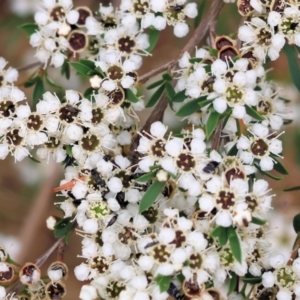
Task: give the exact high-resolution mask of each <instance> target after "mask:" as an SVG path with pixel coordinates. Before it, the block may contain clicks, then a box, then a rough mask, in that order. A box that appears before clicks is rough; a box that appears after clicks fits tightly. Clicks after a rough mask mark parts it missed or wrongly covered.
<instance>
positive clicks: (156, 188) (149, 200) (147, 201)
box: [139, 181, 165, 213]
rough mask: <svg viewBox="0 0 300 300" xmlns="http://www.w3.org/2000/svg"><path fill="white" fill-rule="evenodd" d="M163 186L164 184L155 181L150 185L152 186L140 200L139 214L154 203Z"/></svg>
mask: <svg viewBox="0 0 300 300" xmlns="http://www.w3.org/2000/svg"><path fill="white" fill-rule="evenodd" d="M164 186H165V182H160V181H155V182H153V183H152V185H150V187H149V188H148V189H147V191H146V193H145V194H144V195H143V197H142V199H141V202H140V208H139V211H140V213H142V212H143V211H145V210H146V209H148V208H149V207H150V206H151V205H152V204H153V203H154V202H155V200H156V198H157V197H158V195H159V194H160V192H161V191H162V189H163V187H164Z"/></svg>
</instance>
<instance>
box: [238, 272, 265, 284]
mask: <svg viewBox="0 0 300 300" xmlns="http://www.w3.org/2000/svg"><path fill="white" fill-rule="evenodd" d="M242 281H243V282H245V283H249V284H257V283H260V282H261V281H262V277H261V276H253V275H251V274H250V273H247V274H246V276H245V277H244V278H243V279H242Z"/></svg>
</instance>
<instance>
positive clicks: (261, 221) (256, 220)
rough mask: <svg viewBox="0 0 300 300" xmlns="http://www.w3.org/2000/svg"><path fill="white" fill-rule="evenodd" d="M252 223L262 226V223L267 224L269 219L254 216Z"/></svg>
mask: <svg viewBox="0 0 300 300" xmlns="http://www.w3.org/2000/svg"><path fill="white" fill-rule="evenodd" d="M251 223H253V224H256V225H260V226H262V225H265V224H266V223H267V221H266V220H264V219H260V218H257V217H252V220H251Z"/></svg>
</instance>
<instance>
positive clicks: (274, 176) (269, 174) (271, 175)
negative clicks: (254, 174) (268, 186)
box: [254, 164, 282, 180]
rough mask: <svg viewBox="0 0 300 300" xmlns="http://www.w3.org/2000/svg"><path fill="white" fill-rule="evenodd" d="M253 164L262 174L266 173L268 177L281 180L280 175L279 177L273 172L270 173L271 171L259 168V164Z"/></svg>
mask: <svg viewBox="0 0 300 300" xmlns="http://www.w3.org/2000/svg"><path fill="white" fill-rule="evenodd" d="M254 165H255V167H256V168H257V169H258V170H259V171H260V172H261V173H262V174H264V175H266V176H268V177H270V178H272V179H275V180H281V179H282V177H280V176H276V175H274V174H272V173H270V172H266V171H262V170H261V168H260V166H259V164H254Z"/></svg>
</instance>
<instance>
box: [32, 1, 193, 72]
mask: <svg viewBox="0 0 300 300" xmlns="http://www.w3.org/2000/svg"><path fill="white" fill-rule="evenodd" d="M42 3H43V7H42V8H41V10H39V11H38V12H37V13H36V14H35V17H34V19H35V22H36V24H37V25H38V28H37V29H36V30H35V32H34V33H33V34H31V36H30V43H31V45H32V46H33V47H36V48H37V53H36V57H37V58H38V59H39V60H40V61H41V62H42V63H44V64H45V66H46V65H47V64H50V65H52V66H54V67H56V68H58V67H61V66H62V65H63V63H64V61H65V59H66V58H67V57H70V56H71V55H72V53H73V54H75V53H82V57H88V58H91V57H97V56H99V57H98V59H99V60H100V61H101V62H106V63H115V59H117V60H121V59H122V58H126V59H127V60H128V59H129V61H130V63H131V64H132V65H135V67H134V69H137V68H139V67H140V65H141V61H140V56H136V55H135V54H141V55H149V53H148V52H147V48H149V46H150V45H149V41H148V38H149V36H148V34H147V33H143V30H144V29H146V28H149V27H151V28H153V29H155V30H159V31H161V30H163V29H165V28H166V26H167V25H171V26H173V27H174V34H175V35H176V36H177V37H184V36H186V35H187V33H188V32H189V26H188V24H187V23H186V19H187V18H195V17H196V16H197V14H198V10H197V5H196V3H188V4H186V0H122V1H121V4H120V8H119V9H118V10H116V11H115V10H114V8H113V7H112V6H111V5H110V6H103V5H102V4H100V8H99V11H96V12H94V13H93V12H92V11H91V10H90V9H89V8H88V7H83V6H79V7H75V8H73V1H72V0H59V1H56V0H43V1H42ZM116 56H117V57H116ZM111 60H113V62H112V61H111ZM131 71H133V70H128V71H127V72H131Z"/></svg>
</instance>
